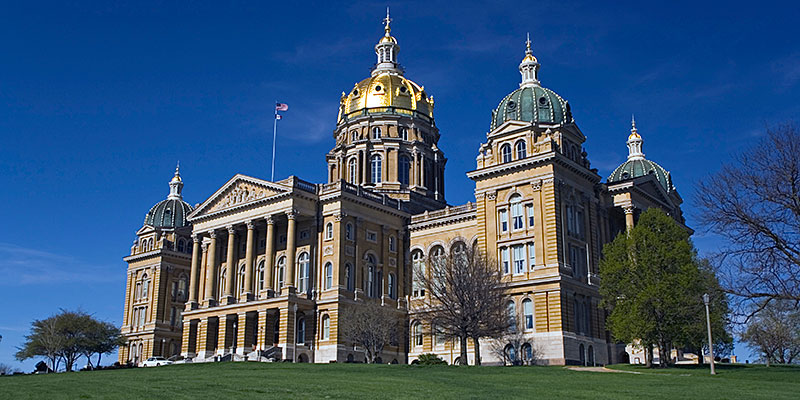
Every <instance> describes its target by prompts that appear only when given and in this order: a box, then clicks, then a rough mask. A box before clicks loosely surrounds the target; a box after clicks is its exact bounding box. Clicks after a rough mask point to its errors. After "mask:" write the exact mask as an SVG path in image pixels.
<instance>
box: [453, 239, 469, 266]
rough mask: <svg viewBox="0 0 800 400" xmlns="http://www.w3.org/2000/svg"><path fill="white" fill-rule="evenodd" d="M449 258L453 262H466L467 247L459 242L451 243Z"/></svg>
mask: <svg viewBox="0 0 800 400" xmlns="http://www.w3.org/2000/svg"><path fill="white" fill-rule="evenodd" d="M450 257H452V258H453V260H460V261H462V262H465V261H466V260H467V245H466V244H464V242H462V241H460V240H459V241H457V242H455V243H453V246H452V247H451V248H450Z"/></svg>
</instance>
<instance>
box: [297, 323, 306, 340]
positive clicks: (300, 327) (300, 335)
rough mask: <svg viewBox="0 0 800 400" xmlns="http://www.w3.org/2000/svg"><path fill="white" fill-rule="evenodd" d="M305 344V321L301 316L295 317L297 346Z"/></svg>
mask: <svg viewBox="0 0 800 400" xmlns="http://www.w3.org/2000/svg"><path fill="white" fill-rule="evenodd" d="M305 342H306V319H305V318H304V317H303V316H300V317H297V344H304V343H305Z"/></svg>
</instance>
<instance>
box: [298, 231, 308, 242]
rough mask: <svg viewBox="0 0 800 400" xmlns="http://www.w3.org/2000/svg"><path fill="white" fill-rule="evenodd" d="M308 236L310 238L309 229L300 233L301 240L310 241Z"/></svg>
mask: <svg viewBox="0 0 800 400" xmlns="http://www.w3.org/2000/svg"><path fill="white" fill-rule="evenodd" d="M308 236H309V233H308V229H305V230H302V231H300V240H306V239H308Z"/></svg>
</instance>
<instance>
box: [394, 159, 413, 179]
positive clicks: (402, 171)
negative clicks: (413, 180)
mask: <svg viewBox="0 0 800 400" xmlns="http://www.w3.org/2000/svg"><path fill="white" fill-rule="evenodd" d="M409 175H411V160H409V159H408V157H406V156H400V162H399V165H398V171H397V179H398V180H399V181H400V183H401V184H403V185H408V182H409V179H408V177H409Z"/></svg>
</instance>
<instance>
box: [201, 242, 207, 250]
mask: <svg viewBox="0 0 800 400" xmlns="http://www.w3.org/2000/svg"><path fill="white" fill-rule="evenodd" d="M200 247H202V248H203V251H204V252H205V251H208V243H206V242H203V243H201V244H200Z"/></svg>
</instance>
